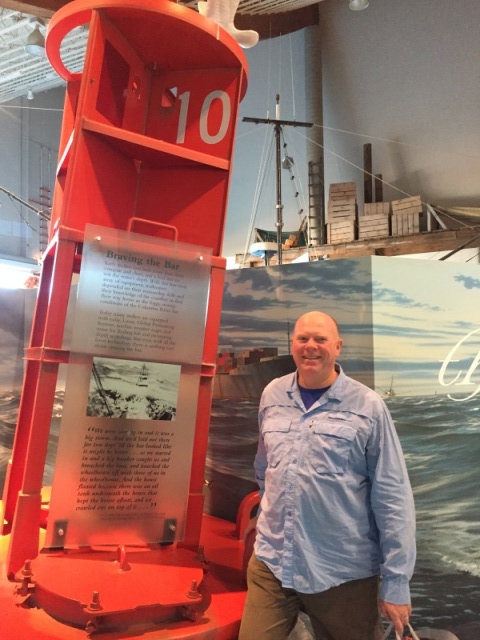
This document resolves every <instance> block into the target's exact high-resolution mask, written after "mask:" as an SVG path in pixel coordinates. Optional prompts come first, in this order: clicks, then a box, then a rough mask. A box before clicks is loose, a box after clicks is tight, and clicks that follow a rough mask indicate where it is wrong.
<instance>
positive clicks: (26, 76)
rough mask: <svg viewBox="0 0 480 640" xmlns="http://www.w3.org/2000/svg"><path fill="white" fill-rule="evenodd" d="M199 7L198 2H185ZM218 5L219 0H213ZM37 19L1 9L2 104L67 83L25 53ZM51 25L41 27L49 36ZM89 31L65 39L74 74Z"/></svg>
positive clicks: (276, 8) (273, 9) (275, 0)
mask: <svg viewBox="0 0 480 640" xmlns="http://www.w3.org/2000/svg"><path fill="white" fill-rule="evenodd" d="M182 1H183V4H185V5H187V6H189V7H191V8H192V9H194V8H196V5H197V0H182ZM209 1H210V2H215V1H216V0H209ZM317 1H319V0H240V4H239V6H238V9H237V12H238V13H242V14H250V15H254V14H257V15H258V14H269V13H283V12H286V11H292V10H294V9H300V8H301V7H305V6H308V5H311V4H316V2H317ZM35 22H36V18H34V17H33V16H29V15H27V14H25V13H21V12H19V11H11V10H9V9H2V8H0V103H5V102H8V101H10V100H13V99H14V98H20V97H23V96H25V97H26V96H27V94H28V92H29V91H32V92H33V94H35V93H36V92H40V91H46V90H48V89H53V88H55V87H59V86H62V85H63V84H64V81H63V80H62V79H61V78H60V77H59V76H58V75H57V73H56V72H55V71H54V70H53V68H52V67H51V65H50V63H49V62H48V60H47V58H41V57H36V56H32V55H30V54H28V53H27V52H26V51H25V48H24V46H25V42H26V39H27V37H28V35H29V34H30V33H31V31H32V30H33V28H34V27H35ZM46 28H47V24H46V22H45V24H44V25H42V26H40V31H41V32H42V33H43V34H44V35H45V32H46ZM87 35H88V31H87V30H86V29H85V28H82V27H79V28H78V29H75V30H73V31H72V32H71V33H70V34H68V36H67V37H66V38H65V39H64V41H63V43H62V48H61V55H62V60H63V62H64V64H65V66H66V67H67V68H68V69H69V70H70V71H72V72H79V71H81V70H82V67H83V58H84V53H85V45H86V39H87Z"/></svg>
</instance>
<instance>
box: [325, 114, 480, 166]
mask: <svg viewBox="0 0 480 640" xmlns="http://www.w3.org/2000/svg"><path fill="white" fill-rule="evenodd" d="M313 126H314V127H318V128H319V129H324V130H328V131H335V132H336V133H348V134H349V135H351V136H357V137H359V138H368V139H370V140H378V141H379V142H389V143H390V144H398V145H401V146H403V147H415V148H419V149H425V150H428V151H437V152H439V153H443V154H446V155H451V156H459V157H461V158H476V159H477V160H478V159H479V158H480V156H479V155H476V154H470V153H458V152H456V151H446V150H445V149H437V148H435V147H433V148H432V147H429V146H425V145H421V144H418V143H415V142H402V141H401V140H391V139H390V138H381V137H379V136H372V135H369V134H366V133H356V132H355V131H347V130H346V129H336V128H335V127H327V126H326V125H323V124H316V123H314V124H313Z"/></svg>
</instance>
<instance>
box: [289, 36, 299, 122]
mask: <svg viewBox="0 0 480 640" xmlns="http://www.w3.org/2000/svg"><path fill="white" fill-rule="evenodd" d="M289 42H290V78H291V80H292V102H293V119H294V120H296V119H297V116H296V109H295V84H294V82H293V53H292V34H291V33H290V34H289Z"/></svg>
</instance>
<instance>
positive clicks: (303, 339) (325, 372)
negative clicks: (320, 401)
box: [292, 311, 343, 389]
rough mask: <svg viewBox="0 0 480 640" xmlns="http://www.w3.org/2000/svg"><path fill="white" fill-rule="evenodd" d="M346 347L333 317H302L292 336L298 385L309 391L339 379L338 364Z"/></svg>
mask: <svg viewBox="0 0 480 640" xmlns="http://www.w3.org/2000/svg"><path fill="white" fill-rule="evenodd" d="M342 345H343V340H342V339H341V338H340V336H339V333H338V327H337V325H336V323H335V321H334V320H333V318H331V317H330V316H328V315H326V314H325V313H321V312H320V311H312V312H310V313H306V314H305V315H303V316H301V317H300V318H299V319H298V321H297V323H296V325H295V330H294V333H293V337H292V356H293V359H294V361H295V364H296V365H297V370H298V384H300V385H301V386H302V387H306V388H309V389H320V388H322V387H328V386H329V385H331V384H332V383H333V382H334V380H335V379H336V377H337V373H336V371H335V361H336V359H337V357H338V355H339V354H340V351H341V348H342Z"/></svg>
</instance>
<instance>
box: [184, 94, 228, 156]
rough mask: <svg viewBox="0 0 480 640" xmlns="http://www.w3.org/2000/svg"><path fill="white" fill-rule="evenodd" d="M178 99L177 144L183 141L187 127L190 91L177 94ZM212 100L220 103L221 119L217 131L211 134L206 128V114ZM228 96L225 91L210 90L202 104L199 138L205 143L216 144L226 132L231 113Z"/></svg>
mask: <svg viewBox="0 0 480 640" xmlns="http://www.w3.org/2000/svg"><path fill="white" fill-rule="evenodd" d="M178 99H179V100H180V115H179V118H178V130H177V144H183V143H184V142H185V132H186V129H187V118H188V107H189V104H190V91H185V92H184V93H182V94H180V95H179V96H178ZM214 100H220V101H221V103H222V120H221V122H220V126H219V127H218V131H217V132H216V133H213V134H211V133H210V132H209V130H208V114H209V112H210V108H211V106H212V102H213V101H214ZM231 111H232V110H231V105H230V98H229V96H228V94H227V93H225V91H220V90H216V91H211V92H210V93H209V94H208V95H207V97H206V98H205V100H204V101H203V104H202V109H201V112H200V138H201V140H202V141H203V142H205V143H206V144H217V143H218V142H221V141H222V140H223V139H224V137H225V136H226V134H227V131H228V125H229V124H230V115H231Z"/></svg>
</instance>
